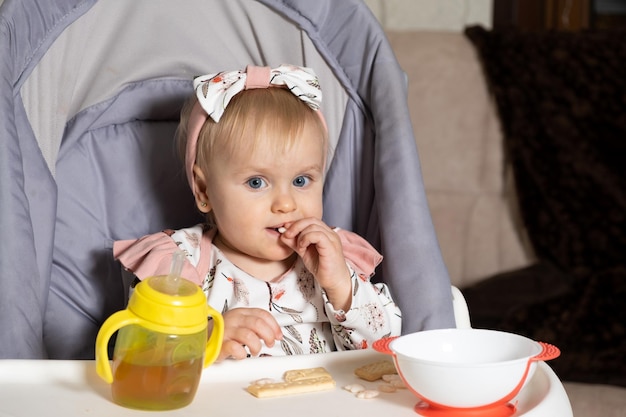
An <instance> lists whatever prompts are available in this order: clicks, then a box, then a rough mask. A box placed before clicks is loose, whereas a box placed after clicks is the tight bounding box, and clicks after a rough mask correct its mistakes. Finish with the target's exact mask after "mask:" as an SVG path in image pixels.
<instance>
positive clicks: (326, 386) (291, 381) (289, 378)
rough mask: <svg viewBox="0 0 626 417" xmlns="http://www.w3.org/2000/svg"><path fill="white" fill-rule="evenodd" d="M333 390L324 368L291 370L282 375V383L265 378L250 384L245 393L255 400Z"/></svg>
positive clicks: (333, 386) (331, 381)
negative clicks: (252, 396)
mask: <svg viewBox="0 0 626 417" xmlns="http://www.w3.org/2000/svg"><path fill="white" fill-rule="evenodd" d="M333 388H335V380H334V379H333V377H332V376H331V375H330V373H328V371H327V370H326V369H324V368H321V367H320V368H306V369H292V370H289V371H286V372H285V373H284V374H283V381H279V382H270V381H267V379H266V378H263V379H262V380H258V381H255V382H253V383H252V384H250V385H249V386H248V387H247V388H246V391H248V392H249V393H250V394H252V395H254V396H255V397H257V398H271V397H283V396H286V395H293V394H303V393H307V392H316V391H325V390H330V389H333Z"/></svg>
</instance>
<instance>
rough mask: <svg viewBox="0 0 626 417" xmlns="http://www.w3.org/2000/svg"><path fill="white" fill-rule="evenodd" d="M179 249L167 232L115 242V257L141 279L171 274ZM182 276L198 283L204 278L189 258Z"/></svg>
mask: <svg viewBox="0 0 626 417" xmlns="http://www.w3.org/2000/svg"><path fill="white" fill-rule="evenodd" d="M177 250H178V246H177V245H176V243H175V242H174V240H173V239H172V238H171V237H170V236H169V235H168V234H167V233H165V232H159V233H155V234H152V235H147V236H144V237H142V238H139V239H131V240H118V241H116V242H114V243H113V257H114V258H115V259H117V260H119V261H120V263H121V264H122V266H124V268H126V269H128V270H129V271H131V272H132V273H134V274H135V275H136V276H137V278H139V279H140V280H143V279H145V278H148V277H151V276H155V275H167V274H169V272H170V268H171V265H172V255H173V254H174V252H176V251H177ZM181 276H182V277H183V278H185V279H187V280H189V281H192V282H194V283H196V284H197V285H201V284H202V281H203V279H204V277H202V276H201V275H200V274H199V273H198V270H197V269H196V268H195V267H194V266H193V265H192V264H191V263H190V262H189V261H188V260H185V263H184V265H183V271H182V273H181Z"/></svg>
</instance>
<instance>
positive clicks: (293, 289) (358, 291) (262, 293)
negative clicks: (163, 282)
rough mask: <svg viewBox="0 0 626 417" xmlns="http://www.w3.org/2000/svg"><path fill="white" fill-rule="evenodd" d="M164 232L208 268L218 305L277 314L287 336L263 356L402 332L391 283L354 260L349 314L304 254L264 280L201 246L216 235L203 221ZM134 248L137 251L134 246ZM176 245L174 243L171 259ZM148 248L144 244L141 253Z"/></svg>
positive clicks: (358, 344) (354, 344)
mask: <svg viewBox="0 0 626 417" xmlns="http://www.w3.org/2000/svg"><path fill="white" fill-rule="evenodd" d="M340 232H341V233H344V234H346V233H347V234H351V236H352V239H354V238H355V237H356V235H355V234H353V233H351V232H347V231H343V230H342V231H340ZM165 233H166V234H167V235H169V236H170V238H171V239H172V240H173V242H174V243H175V245H176V246H177V247H178V248H180V249H182V250H183V251H184V252H185V253H186V255H187V259H188V261H189V262H190V264H191V265H192V266H193V267H194V268H196V269H198V266H199V265H204V266H200V269H201V270H202V269H204V268H206V269H207V272H206V273H205V272H204V271H200V276H199V277H198V278H199V279H200V280H201V283H199V284H200V285H201V287H202V290H203V291H204V293H205V295H206V297H207V302H208V303H209V305H211V306H212V307H213V308H214V309H216V310H217V311H219V312H221V313H224V312H226V311H227V310H229V309H233V308H239V307H243V308H247V307H249V308H250V307H255V308H262V309H266V310H269V311H270V313H272V315H273V316H274V317H275V318H276V320H277V322H278V324H279V325H280V327H281V328H282V331H283V339H282V340H281V341H280V342H279V343H276V344H275V345H274V346H273V347H271V348H270V347H267V346H263V348H262V350H261V353H260V355H261V356H282V355H296V354H308V353H322V352H330V351H334V350H353V349H364V348H367V347H368V346H370V345H371V343H372V342H373V341H375V340H377V339H379V338H382V337H386V336H397V335H399V334H400V328H401V313H400V310H399V308H398V307H397V306H396V304H395V303H394V302H393V300H392V298H391V295H390V293H389V291H388V288H387V286H386V285H385V284H382V283H376V284H374V283H371V282H370V275H368V274H367V273H363V272H361V273H359V272H357V270H356V267H355V265H354V264H353V263H351V262H349V260H348V262H347V264H348V267H349V270H350V273H351V279H352V305H351V308H350V309H349V310H348V311H345V312H344V311H342V310H335V308H334V307H333V306H332V304H331V303H330V302H329V301H328V299H327V297H326V294H325V293H324V291H323V289H322V288H320V286H319V285H318V284H317V282H316V281H315V278H314V277H313V275H312V274H311V273H310V272H309V271H308V270H307V269H306V268H305V266H304V264H303V263H302V261H301V260H300V259H299V258H298V260H297V261H296V262H295V263H294V265H293V266H292V267H291V269H290V270H289V271H287V272H286V273H285V274H284V275H283V276H282V277H280V278H278V279H276V280H274V281H272V282H265V281H263V280H260V279H257V278H255V277H253V276H251V275H249V274H247V273H246V272H245V271H242V270H241V269H239V268H238V267H237V266H236V265H234V264H233V263H231V262H230V261H229V260H228V258H226V256H224V254H223V253H222V252H221V251H220V250H219V249H218V248H217V247H216V246H215V245H213V244H210V245H201V244H200V242H201V241H202V240H203V239H205V241H206V239H207V237H208V238H209V239H210V237H211V236H212V233H211V231H207V230H204V227H203V226H202V225H196V226H193V227H190V228H186V229H180V230H177V231H166V232H165ZM207 234H208V236H207ZM356 238H357V239H361V238H360V237H356ZM138 242H139V243H138V244H135V245H134V246H135V247H138V246H142V245H141V239H140V240H138ZM170 242H171V241H170ZM130 246H131V251H132V246H133V244H131V245H130ZM176 246H173V245H172V250H171V251H170V259H171V253H173V251H174V250H176ZM147 250H148V249H146V247H145V245H143V246H142V248H141V251H142V252H143V253H145V252H146V251H147ZM372 250H373V248H372ZM157 252H158V251H157ZM161 252H162V251H161ZM126 253H128V251H127V252H126ZM346 256H348V255H346ZM116 257H118V256H117V255H116ZM205 257H208V258H205ZM119 258H120V260H121V261H122V264H124V266H125V267H127V268H129V269H131V270H133V271H134V268H133V267H135V268H136V267H137V264H136V263H133V262H131V261H129V260H128V259H125V257H124V256H123V255H122V256H119ZM207 261H208V262H207ZM371 273H372V274H373V271H371ZM140 278H142V277H140Z"/></svg>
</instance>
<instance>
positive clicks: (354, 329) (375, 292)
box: [326, 269, 402, 350]
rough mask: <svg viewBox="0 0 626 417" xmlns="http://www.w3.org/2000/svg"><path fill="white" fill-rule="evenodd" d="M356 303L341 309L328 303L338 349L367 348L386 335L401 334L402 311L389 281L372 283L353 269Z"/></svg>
mask: <svg viewBox="0 0 626 417" xmlns="http://www.w3.org/2000/svg"><path fill="white" fill-rule="evenodd" d="M351 271H352V276H351V281H352V287H353V292H352V293H353V296H352V305H351V306H350V309H349V310H345V311H344V310H337V309H335V308H333V306H332V304H330V303H326V313H327V315H328V317H329V319H330V322H331V324H332V329H333V336H334V339H335V345H336V347H337V350H354V349H365V348H367V347H369V346H371V344H372V343H373V342H374V341H376V340H378V339H380V338H383V337H389V336H399V335H400V332H401V329H402V313H401V312H400V309H399V308H398V306H397V305H396V304H395V302H394V301H393V299H392V297H391V294H390V293H389V289H388V288H387V286H386V285H385V284H382V283H377V284H373V283H371V282H370V280H369V278H368V277H365V276H363V275H358V274H357V273H356V272H354V271H353V270H352V269H351Z"/></svg>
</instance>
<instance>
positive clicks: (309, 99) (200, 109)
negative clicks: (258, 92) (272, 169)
mask: <svg viewBox="0 0 626 417" xmlns="http://www.w3.org/2000/svg"><path fill="white" fill-rule="evenodd" d="M193 87H194V90H195V91H196V97H197V98H198V102H197V103H196V104H195V105H194V106H193V109H192V110H191V114H190V116H189V121H188V122H187V146H186V149H185V170H186V174H187V181H189V186H190V187H191V190H192V191H193V192H194V195H195V192H196V189H195V184H194V181H193V166H194V164H195V162H196V147H197V144H198V136H199V135H200V130H202V126H204V123H205V122H206V120H207V118H208V117H211V118H212V119H213V120H214V121H215V122H216V123H217V122H219V120H220V119H221V117H222V115H223V114H224V110H225V109H226V106H227V105H228V103H229V102H230V100H231V99H232V98H233V97H234V96H235V95H236V94H238V93H240V92H241V91H243V90H251V89H254V88H268V87H286V88H287V89H288V90H289V91H291V92H292V93H293V94H294V95H295V96H296V97H298V98H299V99H300V100H302V101H304V102H305V103H306V104H308V105H309V107H311V108H312V109H313V110H319V108H320V104H321V101H322V91H321V90H320V85H319V81H318V78H317V75H315V72H313V70H312V69H310V68H305V67H298V66H295V65H281V66H279V67H278V68H273V69H270V68H269V67H255V66H251V65H249V66H248V67H246V70H245V71H230V72H220V73H217V74H207V75H202V76H200V77H196V78H195V79H194V80H193ZM318 113H319V115H320V117H322V121H323V120H324V119H323V116H322V114H321V112H318Z"/></svg>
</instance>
